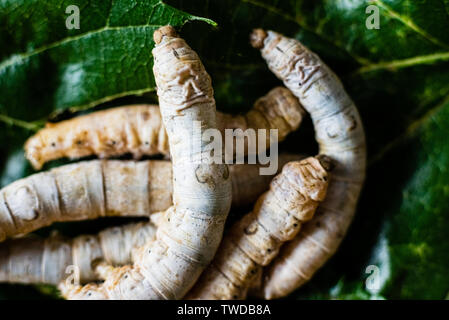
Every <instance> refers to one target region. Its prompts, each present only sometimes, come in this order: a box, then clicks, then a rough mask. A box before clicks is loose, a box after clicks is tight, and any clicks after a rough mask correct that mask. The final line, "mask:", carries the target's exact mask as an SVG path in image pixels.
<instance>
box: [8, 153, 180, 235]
mask: <svg viewBox="0 0 449 320" xmlns="http://www.w3.org/2000/svg"><path fill="white" fill-rule="evenodd" d="M171 169H172V168H171V164H170V163H169V162H167V161H158V160H154V161H142V162H135V161H119V160H93V161H86V162H81V163H75V164H69V165H65V166H61V167H58V168H54V169H52V170H50V171H46V172H41V173H37V174H34V175H31V176H29V177H27V178H24V179H21V180H17V181H15V182H13V183H12V184H10V185H8V186H6V187H5V188H3V189H1V190H0V241H2V240H4V239H5V238H10V237H13V236H16V235H21V234H26V233H29V232H31V231H34V230H36V229H38V228H41V227H44V226H48V225H50V224H52V223H53V222H61V221H77V220H86V219H95V218H99V217H106V216H148V214H149V213H150V212H156V211H161V210H164V209H166V208H168V207H169V206H170V205H171V203H172V199H171V196H172V183H171V181H170V179H171V177H172V170H171Z"/></svg>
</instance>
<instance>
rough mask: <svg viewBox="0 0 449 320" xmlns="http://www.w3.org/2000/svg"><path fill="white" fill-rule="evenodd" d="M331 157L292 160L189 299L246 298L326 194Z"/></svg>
mask: <svg viewBox="0 0 449 320" xmlns="http://www.w3.org/2000/svg"><path fill="white" fill-rule="evenodd" d="M329 163H330V162H329V159H328V158H326V157H324V156H319V157H316V158H306V159H304V160H302V161H293V162H289V163H287V164H286V165H285V166H284V168H283V169H282V172H281V173H280V174H279V175H278V176H276V177H275V178H274V179H273V181H272V182H271V184H270V190H269V191H267V192H266V193H264V194H263V195H262V196H261V197H260V198H259V200H258V201H257V202H256V204H255V206H254V209H253V211H252V212H251V213H249V214H247V215H246V216H244V217H243V218H242V219H240V221H238V222H237V223H236V224H235V225H234V226H233V227H231V229H230V230H229V231H227V232H226V235H225V237H224V239H223V241H222V243H221V245H220V248H219V249H218V252H217V255H216V256H215V258H214V260H213V261H212V263H211V265H210V266H209V267H208V268H207V269H206V270H205V272H204V273H203V275H202V276H201V277H200V279H199V280H198V282H197V283H196V284H195V286H194V288H193V289H192V291H190V292H189V294H188V295H187V298H189V299H243V298H245V296H246V293H247V290H248V288H249V286H250V285H251V283H252V281H253V280H254V278H255V276H256V275H257V274H258V273H260V272H261V269H262V267H263V266H266V265H267V264H269V263H270V262H271V261H272V259H273V258H275V257H276V255H277V253H278V251H279V249H280V247H281V245H282V244H283V243H284V242H285V241H289V240H291V239H293V238H294V237H295V235H296V234H297V233H298V232H299V231H300V228H301V225H302V224H303V223H304V222H306V221H308V220H310V219H311V218H312V216H313V214H314V213H315V209H316V208H317V206H318V204H319V203H320V202H321V201H323V199H324V198H325V196H326V190H327V185H328V181H329V179H328V173H327V170H329V169H330V166H329Z"/></svg>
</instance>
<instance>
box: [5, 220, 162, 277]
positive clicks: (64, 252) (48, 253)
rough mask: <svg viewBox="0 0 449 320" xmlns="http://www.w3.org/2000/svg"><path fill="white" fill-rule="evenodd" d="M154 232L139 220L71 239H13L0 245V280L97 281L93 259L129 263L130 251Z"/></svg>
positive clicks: (151, 236)
mask: <svg viewBox="0 0 449 320" xmlns="http://www.w3.org/2000/svg"><path fill="white" fill-rule="evenodd" d="M155 235H156V227H155V226H154V225H153V224H152V223H150V222H145V223H144V222H140V223H133V224H127V225H123V226H119V227H113V228H107V229H105V230H103V231H101V232H100V233H99V234H98V235H83V236H78V237H76V238H74V239H70V240H69V239H63V238H61V237H55V236H51V237H49V238H47V239H42V238H38V237H33V236H29V237H25V238H21V239H12V240H9V241H7V242H4V243H2V244H0V282H13V283H44V284H53V285H57V284H58V283H60V282H61V281H62V280H64V279H66V278H67V277H70V276H72V275H76V276H77V277H78V280H79V281H80V282H81V283H84V282H88V281H94V280H98V276H97V274H96V273H95V271H94V265H95V262H96V261H104V262H106V263H108V264H110V265H114V266H122V265H125V264H129V263H131V262H132V261H133V259H132V255H133V250H134V249H137V248H140V247H142V246H143V245H144V244H145V243H146V242H147V241H150V240H152V239H154V238H155ZM69 267H75V268H76V270H75V269H73V270H72V269H68V268H69ZM75 272H76V273H75Z"/></svg>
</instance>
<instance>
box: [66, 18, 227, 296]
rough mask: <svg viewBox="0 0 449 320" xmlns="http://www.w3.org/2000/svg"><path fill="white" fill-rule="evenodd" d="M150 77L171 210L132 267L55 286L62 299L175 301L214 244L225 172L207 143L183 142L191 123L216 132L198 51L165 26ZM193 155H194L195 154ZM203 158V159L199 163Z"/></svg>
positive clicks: (158, 34)
mask: <svg viewBox="0 0 449 320" xmlns="http://www.w3.org/2000/svg"><path fill="white" fill-rule="evenodd" d="M154 39H155V42H156V46H155V48H154V49H153V57H154V68H153V71H154V75H155V79H156V84H157V88H158V90H157V93H158V96H159V102H160V107H161V114H162V119H163V122H164V125H165V128H166V130H167V135H168V138H169V146H170V151H171V156H172V161H173V177H174V179H173V203H174V204H173V206H172V207H170V208H169V209H167V211H166V213H165V216H166V217H167V221H165V222H164V223H163V224H161V225H160V227H159V228H158V231H157V233H156V239H155V240H154V241H149V242H147V243H146V244H145V245H144V246H143V247H142V248H141V250H139V251H138V253H137V254H136V257H135V261H134V264H133V265H129V266H124V267H121V268H106V267H105V266H104V265H100V267H101V270H102V275H103V276H104V277H105V282H104V283H102V284H94V283H92V284H88V285H86V286H72V285H67V284H66V283H64V282H63V283H61V285H60V288H61V290H62V293H63V295H64V296H65V297H67V298H69V299H178V298H182V297H183V296H184V295H185V294H186V292H187V291H188V290H189V289H190V288H191V287H192V286H193V284H194V283H195V282H196V280H197V279H198V277H199V276H200V274H201V272H202V271H203V270H204V268H205V267H206V266H207V265H208V264H209V263H210V261H211V260H212V258H213V256H214V255H215V251H216V250H217V248H218V245H219V243H220V241H221V237H222V232H223V228H224V223H225V220H226V217H227V214H228V211H229V208H230V205H231V181H230V175H229V170H228V167H227V166H226V165H224V164H215V163H213V161H212V160H213V159H212V156H211V155H210V153H209V152H204V151H203V148H204V147H205V146H206V145H207V143H206V142H204V141H202V139H200V141H199V142H198V143H199V146H200V148H199V149H196V148H194V142H193V141H190V140H189V139H186V135H187V136H189V135H191V134H192V133H193V132H194V125H195V124H194V122H195V121H200V122H201V125H202V128H203V129H209V128H216V114H215V112H216V111H215V101H214V98H213V89H212V85H211V79H210V77H209V75H208V74H207V73H206V71H205V69H204V66H203V64H202V63H201V61H200V59H199V58H198V56H197V54H196V53H195V52H194V51H193V50H192V49H191V48H190V47H189V46H188V45H187V44H186V43H185V41H184V40H183V39H181V38H179V37H178V36H177V35H176V33H175V31H174V29H173V28H172V27H169V26H166V27H162V28H160V29H158V30H157V31H155V34H154ZM198 150H200V151H198ZM199 159H202V160H203V161H198V160H199Z"/></svg>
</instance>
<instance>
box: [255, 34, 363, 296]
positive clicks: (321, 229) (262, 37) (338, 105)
mask: <svg viewBox="0 0 449 320" xmlns="http://www.w3.org/2000/svg"><path fill="white" fill-rule="evenodd" d="M251 44H252V45H253V47H255V48H258V49H260V50H261V54H262V57H263V58H264V59H265V60H266V62H267V64H268V67H269V69H270V70H271V71H272V72H273V73H274V74H275V75H276V76H277V77H278V78H279V79H280V80H282V81H283V83H284V85H285V86H286V87H287V88H288V89H290V90H291V92H292V93H293V94H294V95H295V96H296V97H297V98H298V99H299V101H300V103H301V104H302V106H303V107H304V109H306V111H307V112H308V113H309V114H310V116H311V118H312V121H313V124H314V128H315V135H316V139H317V141H318V144H319V151H320V153H321V154H326V155H327V156H329V157H330V158H331V159H332V160H333V162H334V163H335V168H334V170H333V172H332V181H331V183H330V185H329V190H328V196H327V198H326V200H325V201H324V202H323V203H322V204H321V205H320V206H319V208H318V213H317V215H316V216H315V218H313V219H312V221H310V222H308V223H307V224H306V225H305V227H304V229H303V231H302V232H301V233H300V235H299V236H298V237H297V238H295V239H294V240H293V241H291V242H289V243H288V244H287V245H286V246H285V247H284V248H283V249H282V250H281V252H280V254H279V257H278V258H277V259H276V260H275V262H274V263H273V264H272V265H271V266H270V267H269V268H268V270H266V271H265V272H264V275H263V277H262V281H263V282H262V284H261V285H260V287H261V292H260V294H261V295H262V296H263V297H264V298H266V299H272V298H279V297H282V296H285V295H287V294H289V293H290V292H292V291H293V290H295V289H297V288H298V287H300V286H301V285H302V284H304V283H305V282H307V281H308V280H309V279H310V278H311V277H312V276H313V274H314V273H315V272H316V271H317V270H318V269H319V268H320V267H321V266H322V265H323V264H324V263H325V262H326V261H327V260H328V259H329V258H330V257H331V256H332V255H333V254H334V253H335V251H336V250H337V248H338V247H339V245H340V243H341V241H342V239H343V238H344V235H345V233H346V231H347V229H348V227H349V225H350V223H351V220H352V218H353V216H354V213H355V209H356V205H357V201H358V198H359V194H360V191H361V188H362V185H363V182H364V179H365V167H366V146H365V134H364V130H363V125H362V121H361V119H360V115H359V113H358V111H357V108H356V106H355V105H354V102H353V101H352V100H351V98H350V97H349V96H348V94H347V93H346V91H345V90H344V88H343V85H342V83H341V82H340V80H339V79H338V77H337V76H336V75H335V74H334V72H332V71H331V69H330V68H329V67H328V66H327V65H326V64H325V63H324V62H323V61H321V59H320V58H319V57H318V56H317V55H316V54H314V53H313V52H311V51H310V50H309V49H308V48H306V47H305V46H303V45H302V44H301V43H300V42H299V41H297V40H295V39H290V38H287V37H285V36H283V35H281V34H279V33H276V32H274V31H264V30H261V29H256V30H254V31H253V33H252V34H251Z"/></svg>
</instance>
